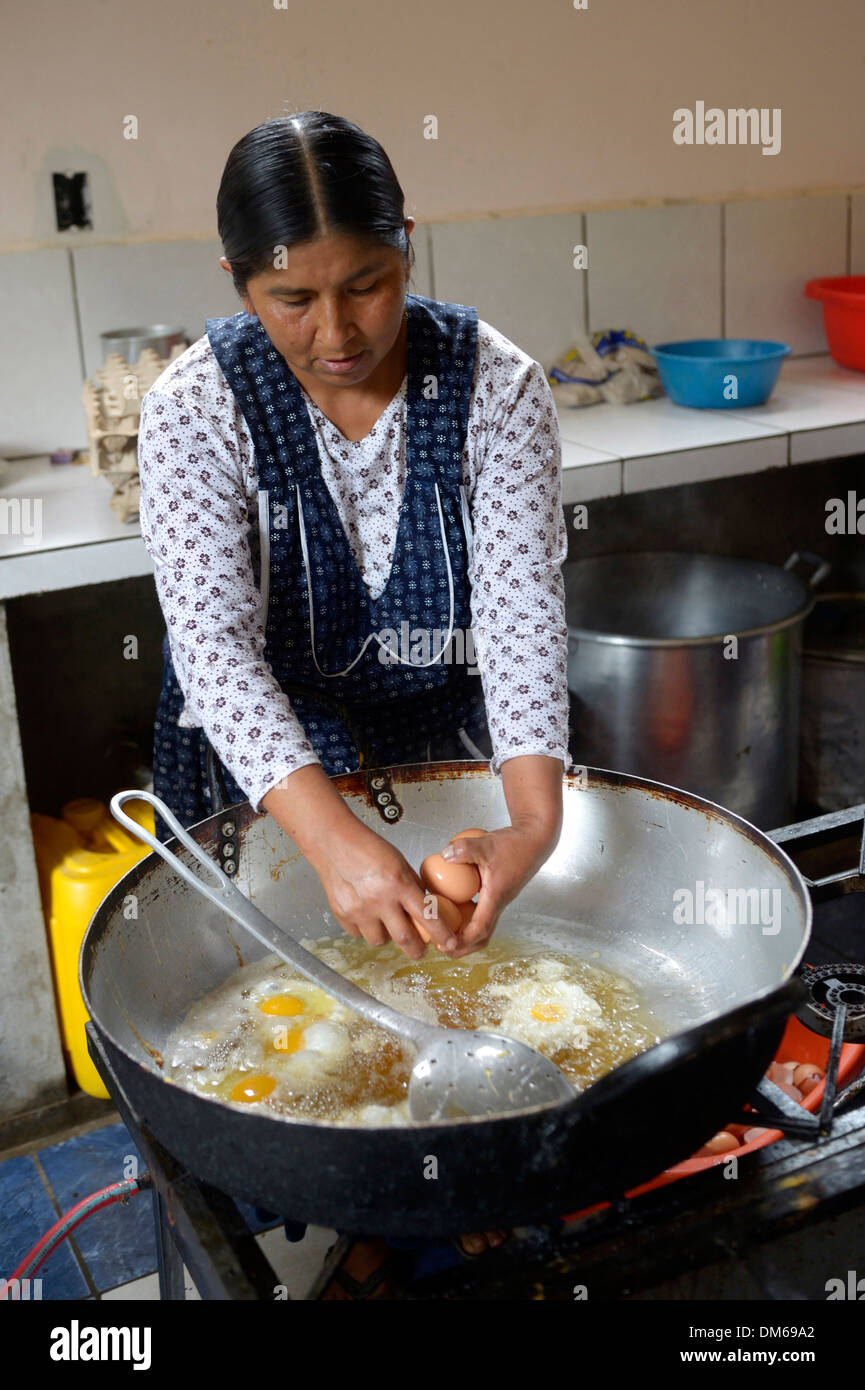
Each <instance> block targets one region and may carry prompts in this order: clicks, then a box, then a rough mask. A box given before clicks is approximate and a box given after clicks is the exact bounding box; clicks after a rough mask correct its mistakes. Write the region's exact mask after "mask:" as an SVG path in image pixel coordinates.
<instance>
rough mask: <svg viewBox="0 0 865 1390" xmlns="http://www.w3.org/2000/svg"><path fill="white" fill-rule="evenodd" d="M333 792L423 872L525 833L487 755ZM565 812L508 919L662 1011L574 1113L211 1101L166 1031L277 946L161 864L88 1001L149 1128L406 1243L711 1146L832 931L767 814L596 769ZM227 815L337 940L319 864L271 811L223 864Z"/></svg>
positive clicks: (210, 836)
mask: <svg viewBox="0 0 865 1390" xmlns="http://www.w3.org/2000/svg"><path fill="white" fill-rule="evenodd" d="M334 782H335V785H336V786H337V788H338V789H339V791H340V792H341V794H342V795H343V796H344V797H345V798H346V800H347V801H348V803H349V805H350V806H351V807H352V809H353V810H354V811H355V812H356V813H357V814H358V815H359V816H360V817H361V818H362V819H363V820H364V821H365V822H366V823H367V824H368V825H370V826H372V827H373V828H374V829H376V830H377V831H379V832H380V833H381V834H383V835H384V836H386V837H387V838H388V839H389V840H391V841H392V842H393V843H394V844H395V845H397V846H398V848H399V849H400V850H401V851H402V853H403V854H404V855H405V857H406V858H407V860H408V861H409V863H410V864H412V865H414V866H417V865H418V864H419V863H420V861H421V859H422V858H423V857H424V856H425V855H426V854H428V853H430V852H431V851H433V850H435V849H439V848H440V847H441V845H442V844H443V843H445V842H446V841H447V839H449V838H450V836H451V835H452V834H453V833H455V832H456V831H457V830H459V829H461V828H462V827H464V826H468V825H482V826H485V827H487V828H489V829H495V828H496V827H499V826H503V825H507V824H508V823H509V822H508V815H507V809H506V804H505V800H504V795H503V790H502V783H501V780H500V779H497V778H494V777H492V776H491V775H490V773H489V769H488V765H487V764H486V763H473V762H443V763H431V764H425V765H417V766H414V765H411V766H404V767H394V768H389V769H386V770H382V771H379V772H365V773H364V772H354V773H349V774H346V775H344V776H340V777H336V778H334ZM564 803H565V810H564V829H563V831H562V837H561V840H560V842H559V846H558V848H557V849H556V851H555V853H554V854H553V855H552V857H551V858H550V859H549V860H548V861H547V863H546V864H545V865H544V867H543V868H542V869H541V871H540V873H539V874H537V875H536V877H535V878H534V879H533V880H532V882H531V883H530V884H529V885H528V887H527V888H526V889H525V890H524V892H523V893H522V894H521V895H520V897H519V898H518V899H517V900H516V901H515V902H514V903H513V904H511V906H510V907H509V908H507V909H506V910H505V912H504V913H503V915H502V918H501V920H500V924H499V927H498V931H499V932H507V933H508V935H510V936H513V937H517V938H520V939H524V940H531V941H538V940H540V941H543V942H547V943H549V944H550V945H551V946H554V947H560V948H561V947H564V948H567V949H569V950H571V951H573V952H574V953H576V954H579V955H581V956H583V957H584V958H586V959H587V960H588V961H589V962H590V963H595V964H598V965H601V966H608V967H611V968H612V969H614V970H616V969H618V970H620V971H621V972H622V973H623V974H625V975H627V976H628V977H629V978H630V979H631V980H633V981H634V982H635V983H637V984H638V985H639V987H640V988H641V990H642V993H643V997H644V999H645V1001H646V1002H647V1003H648V1005H649V1006H650V1007H651V1008H652V1009H654V1010H655V1012H656V1015H657V1016H658V1018H659V1020H660V1023H659V1028H658V1031H659V1032H660V1033H661V1037H662V1041H661V1042H660V1043H659V1044H658V1045H657V1046H655V1047H653V1048H651V1049H650V1050H649V1051H647V1052H644V1053H642V1054H641V1055H640V1056H638V1057H635V1058H633V1059H632V1060H631V1061H630V1062H627V1063H626V1064H625V1065H624V1066H621V1067H618V1068H617V1069H616V1070H615V1071H613V1072H611V1073H609V1074H608V1075H607V1076H606V1077H603V1078H602V1079H601V1080H600V1081H598V1082H596V1083H595V1085H593V1086H591V1087H590V1088H588V1090H586V1091H585V1092H584V1093H583V1095H582V1096H580V1097H576V1098H575V1099H574V1100H573V1102H569V1103H567V1104H566V1105H565V1106H562V1107H555V1108H552V1109H535V1110H529V1111H524V1112H520V1113H519V1114H510V1115H506V1116H502V1117H500V1118H494V1119H474V1120H463V1121H460V1122H459V1123H452V1122H450V1123H444V1124H436V1125H426V1126H423V1127H409V1128H382V1129H361V1128H345V1127H340V1126H334V1125H326V1124H311V1123H306V1122H299V1121H292V1120H284V1119H277V1118H269V1117H267V1116H264V1115H261V1114H253V1113H247V1112H244V1111H242V1110H241V1109H240V1108H236V1107H233V1106H230V1105H228V1104H225V1103H223V1102H221V1101H217V1100H214V1099H210V1098H207V1097H203V1096H199V1095H196V1094H194V1093H192V1092H190V1091H187V1090H185V1089H183V1088H181V1087H180V1086H177V1085H172V1084H168V1083H167V1082H166V1080H165V1078H164V1076H163V1073H162V1070H161V1062H162V1052H163V1049H164V1048H165V1042H166V1038H167V1036H168V1034H169V1033H170V1032H171V1030H172V1029H173V1028H174V1027H175V1026H176V1025H177V1023H178V1022H179V1021H180V1019H181V1017H182V1016H183V1014H184V1013H185V1012H186V1010H187V1009H188V1008H189V1006H190V1004H191V1003H192V1002H193V1001H194V1000H195V999H197V998H199V997H200V996H201V995H203V994H205V993H207V992H208V991H209V990H211V989H213V988H214V987H215V986H216V985H217V984H218V983H220V981H222V980H223V979H225V977H226V976H227V975H228V974H230V973H231V971H233V970H234V969H236V967H237V966H238V964H239V963H241V961H242V962H244V963H248V962H250V961H252V960H255V959H258V958H260V957H261V956H262V955H263V954H265V952H264V948H263V947H261V946H259V945H258V944H257V943H256V942H255V941H254V940H253V939H252V938H249V937H244V935H243V933H242V932H241V930H240V928H238V927H237V926H235V925H234V924H233V923H232V922H231V921H229V920H228V919H227V918H226V917H225V916H224V915H223V914H222V913H220V912H219V911H218V909H216V908H215V907H210V906H209V904H207V903H206V902H204V901H203V900H202V899H201V898H200V897H199V896H198V895H197V894H196V893H194V891H193V890H192V889H190V888H187V887H186V885H185V884H184V883H183V882H182V880H180V879H179V878H178V877H177V875H176V874H173V873H172V872H171V870H170V869H169V868H168V866H167V865H166V864H165V863H163V861H162V860H161V859H159V858H157V856H156V855H150V856H149V857H148V858H147V859H145V860H143V861H142V862H141V863H140V864H138V865H137V866H136V867H135V868H134V869H133V870H131V871H130V873H128V874H127V875H126V876H125V878H123V879H122V880H121V881H120V882H119V883H118V884H117V885H116V887H115V888H114V889H113V890H112V892H111V893H110V894H109V895H108V897H107V898H106V899H105V901H104V902H103V903H102V905H101V906H100V908H99V909H98V911H97V912H96V914H95V916H94V918H93V921H92V922H91V924H90V927H89V930H88V932H87V935H86V937H85V940H84V944H83V947H82V954H81V982H82V989H83V993H84V999H85V1003H86V1005H87V1008H88V1010H89V1012H90V1014H91V1017H92V1019H93V1023H94V1026H95V1030H96V1033H97V1035H98V1038H99V1040H100V1041H101V1044H102V1046H103V1047H104V1050H105V1053H106V1056H107V1057H108V1059H109V1061H110V1064H111V1066H112V1067H113V1068H114V1069H115V1072H116V1076H117V1078H118V1079H119V1082H120V1085H121V1086H122V1088H123V1091H124V1092H125V1095H126V1098H127V1100H128V1102H129V1103H130V1105H131V1106H132V1109H133V1111H134V1112H135V1113H136V1115H137V1116H138V1118H139V1119H140V1120H141V1121H143V1123H144V1124H145V1125H146V1126H147V1127H148V1128H149V1129H150V1131H151V1132H152V1134H153V1135H154V1136H155V1137H156V1138H157V1139H158V1140H159V1141H160V1142H161V1143H162V1144H163V1145H164V1146H165V1148H167V1149H168V1150H169V1151H170V1152H171V1153H173V1154H174V1155H175V1156H176V1157H177V1158H179V1159H180V1160H181V1161H182V1162H184V1163H185V1164H187V1165H188V1166H189V1168H190V1169H191V1170H192V1172H194V1173H195V1174H196V1175H198V1176H199V1177H200V1178H203V1179H204V1180H206V1181H207V1182H209V1183H211V1184H213V1185H214V1186H216V1187H219V1188H222V1189H223V1190H224V1191H226V1192H228V1193H231V1194H232V1195H234V1196H237V1197H241V1198H245V1199H246V1200H248V1201H251V1202H255V1203H256V1204H258V1205H259V1206H262V1207H267V1208H269V1209H270V1210H272V1211H277V1212H280V1213H283V1214H284V1215H286V1216H289V1217H292V1218H293V1219H296V1220H299V1221H306V1222H311V1223H313V1224H317V1225H322V1226H332V1227H335V1228H338V1229H341V1230H350V1231H354V1232H370V1233H373V1232H375V1233H379V1234H382V1235H394V1236H406V1237H411V1236H418V1237H423V1236H439V1235H446V1234H450V1233H453V1232H455V1231H462V1230H466V1231H468V1230H478V1229H481V1230H483V1229H490V1228H494V1227H499V1226H508V1225H514V1224H519V1223H522V1222H529V1221H536V1220H541V1219H543V1218H545V1217H551V1216H555V1215H557V1214H561V1213H563V1212H566V1211H573V1210H575V1209H576V1208H578V1207H583V1206H586V1205H589V1204H590V1203H593V1202H596V1201H600V1200H603V1199H605V1198H608V1197H611V1196H615V1195H617V1194H619V1193H621V1192H623V1191H625V1190H627V1189H628V1188H630V1187H632V1186H634V1185H636V1184H637V1183H639V1182H641V1181H644V1180H646V1179H649V1178H651V1177H653V1176H654V1175H655V1174H656V1173H658V1172H659V1171H660V1170H661V1169H663V1168H665V1167H667V1166H669V1165H670V1164H671V1163H674V1162H676V1161H677V1160H679V1159H682V1158H685V1157H686V1156H688V1155H689V1154H691V1153H693V1152H694V1150H695V1149H696V1148H697V1147H698V1146H699V1145H700V1144H701V1143H702V1142H703V1141H704V1140H705V1139H706V1138H707V1137H708V1136H709V1135H710V1134H712V1133H714V1132H715V1131H716V1130H718V1129H720V1128H721V1127H722V1126H723V1125H724V1123H725V1122H727V1121H729V1120H731V1119H732V1118H733V1116H734V1115H735V1114H736V1112H737V1110H738V1109H739V1106H740V1104H741V1103H742V1102H744V1101H746V1100H747V1099H749V1096H750V1093H751V1090H752V1087H753V1086H754V1084H755V1083H756V1082H757V1081H758V1080H759V1078H760V1077H761V1075H762V1073H763V1072H764V1071H765V1069H766V1068H767V1066H768V1065H769V1062H770V1061H771V1060H772V1057H773V1055H774V1052H775V1050H776V1048H777V1046H778V1044H779V1042H780V1038H781V1035H782V1032H783V1029H784V1024H785V1021H786V1019H787V1018H788V1016H789V1014H790V1013H791V1011H792V1010H793V1009H794V1008H795V1007H796V1006H797V1005H798V1003H799V1001H800V999H801V997H802V995H803V992H804V991H803V987H802V985H801V983H800V982H799V980H798V979H797V978H795V977H794V975H793V972H794V970H795V967H796V966H797V964H798V963H799V961H800V959H801V957H802V953H803V951H804V949H805V946H806V944H807V941H808V937H809V933H810V924H811V905H810V900H809V897H808V893H807V890H806V888H805V884H804V882H803V880H802V878H801V876H800V874H799V873H798V871H797V869H796V868H795V866H794V865H793V863H792V862H791V861H790V860H789V859H788V858H787V856H786V855H785V854H784V853H783V851H782V850H780V849H779V848H778V847H777V845H775V844H774V843H773V842H772V841H771V840H770V839H769V838H768V837H767V836H766V835H764V834H763V833H761V832H760V831H759V830H757V829H756V828H755V827H753V826H751V825H749V824H748V822H746V821H743V820H741V819H740V818H739V817H737V816H735V815H733V814H732V813H730V812H727V811H725V810H723V809H722V808H721V807H719V806H716V805H714V804H713V803H712V802H709V801H704V800H701V799H700V798H699V797H696V796H693V795H690V794H688V793H685V792H681V791H677V790H675V789H673V788H671V787H666V786H663V785H661V784H660V783H657V782H650V781H645V780H641V779H638V778H634V777H628V776H625V775H623V774H620V773H613V772H600V771H596V770H594V769H591V768H590V769H588V770H587V771H586V773H585V776H584V777H583V776H582V775H573V776H572V775H566V776H565V778H564ZM227 816H228V818H230V820H231V821H232V822H234V826H235V827H236V831H235V835H236V839H237V841H238V844H239V856H238V877H237V882H238V885H239V886H240V888H241V889H242V891H243V892H245V893H246V894H247V895H248V896H249V897H251V898H252V899H254V901H255V902H256V903H258V905H259V906H260V907H261V908H262V910H263V911H264V912H265V913H267V914H268V916H270V917H272V918H273V919H274V921H276V922H277V923H279V924H280V925H282V926H285V927H286V928H287V929H289V930H290V931H291V932H293V933H294V934H295V935H296V936H298V937H301V938H302V937H320V936H328V935H333V934H334V931H335V930H337V928H336V924H335V922H334V919H333V918H332V916H331V915H330V913H329V910H328V905H327V900H326V898H325V895H324V891H323V889H322V887H321V885H320V883H319V880H318V877H317V875H316V874H315V872H314V870H313V869H312V868H311V867H310V865H309V864H308V863H307V861H306V860H305V859H304V858H303V857H302V856H301V855H300V853H299V852H298V851H297V849H296V848H295V846H294V845H293V843H292V842H291V841H290V840H289V839H288V838H287V837H286V836H285V835H283V833H282V832H281V831H280V830H279V828H278V827H277V825H276V824H275V822H274V821H273V820H272V819H271V818H270V817H269V816H267V815H266V814H264V813H262V814H259V815H256V814H254V813H253V812H252V810H251V809H250V807H249V805H248V804H246V803H244V804H242V805H240V806H237V807H234V808H232V809H231V811H230V812H229V813H225V812H222V813H220V814H219V815H216V816H211V817H210V818H209V819H208V820H206V821H203V822H201V824H200V825H199V826H197V827H196V828H195V830H194V832H193V834H194V838H195V839H196V840H197V841H198V842H199V843H200V844H201V845H203V846H205V847H206V848H208V850H209V851H210V852H211V853H213V854H216V855H218V854H219V853H220V845H221V843H223V837H224V834H225V830H224V829H223V826H224V822H225V821H226V818H227ZM226 829H227V830H228V832H229V833H230V831H231V827H230V826H228V827H226ZM180 853H181V857H183V858H186V857H187V852H186V851H183V850H181V851H180ZM700 883H702V885H703V889H702V891H703V894H704V895H705V894H707V893H708V890H709V889H721V890H723V891H724V894H725V901H726V902H727V905H728V906H727V910H726V913H724V912H722V913H721V920H720V921H719V922H718V923H717V924H715V925H709V924H700V922H699V921H696V922H694V923H692V924H690V925H688V924H684V923H682V924H680V923H678V922H677V921H676V920H674V913H675V911H676V904H677V902H679V901H681V900H680V899H677V898H674V894H675V893H676V892H677V890H683V889H689V890H690V891H691V892H692V893H693V894H694V895H695V913H694V915H695V916H697V917H700V916H701V915H702V916H705V917H708V918H710V920H712V919H713V918H712V913H711V912H704V913H701V912H700V909H699V901H700V892H701V890H700V887H699V885H700ZM754 889H756V890H761V889H762V890H766V892H765V897H764V899H763V901H764V903H766V904H770V903H771V904H773V905H774V907H776V908H777V917H776V919H775V920H774V921H769V919H768V918H766V917H765V916H763V917H762V918H761V920H760V921H754V920H753V917H752V916H750V915H749V912H747V911H745V910H744V906H743V904H744V897H743V896H742V895H744V894H746V893H747V891H748V890H754ZM728 893H729V894H730V896H729V898H727V897H726V895H727V894H728ZM737 893H739V894H740V896H739V898H736V897H734V896H733V895H734V894H737ZM752 901H753V898H752ZM737 902H738V903H739V906H738V908H737V907H736V903H737ZM136 912H137V916H136V915H135V913H136ZM732 918H738V922H737V921H735V920H731V919H732ZM430 1157H434V1158H435V1159H436V1160H437V1163H436V1164H435V1165H432V1164H430V1162H429V1159H430ZM433 1171H435V1172H436V1173H437V1176H436V1177H434V1178H433V1177H430V1176H429V1174H430V1173H431V1172H433Z"/></svg>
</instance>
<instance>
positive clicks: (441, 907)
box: [415, 893, 462, 950]
mask: <svg viewBox="0 0 865 1390" xmlns="http://www.w3.org/2000/svg"><path fill="white" fill-rule="evenodd" d="M431 897H432V900H433V903H434V906H435V914H434V915H435V916H436V917H438V919H439V921H440V922H444V924H445V926H446V927H447V928H448V930H449V931H452V932H454V933H456V932H458V931H459V929H460V927H461V926H462V912H461V911H460V909H459V907H457V905H456V903H452V902H451V901H450V900H449V899H448V898H443V897H442V895H441V894H440V893H432V894H431ZM415 926H416V927H417V930H418V935H419V936H421V937H422V938H423V940H424V941H430V940H432V938H431V937H430V934H429V932H428V931H426V930H425V928H424V927H423V926H422V925H421V923H420V922H415ZM436 950H438V947H436Z"/></svg>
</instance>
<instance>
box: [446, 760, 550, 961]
mask: <svg viewBox="0 0 865 1390" xmlns="http://www.w3.org/2000/svg"><path fill="white" fill-rule="evenodd" d="M562 771H563V768H562V761H561V758H548V757H546V756H544V755H541V754H525V755H520V756H519V757H516V758H508V759H507V760H506V761H505V762H503V763H502V785H503V787H504V793H505V801H506V802H507V804H508V811H509V812H510V817H511V824H510V826H508V827H507V828H506V829H504V830H493V831H491V832H490V833H489V834H488V835H483V836H481V835H476V836H471V837H470V838H469V839H468V840H460V839H455V840H452V841H451V842H450V845H446V846H445V849H444V850H443V851H442V855H443V857H444V858H445V859H449V860H451V862H452V863H454V864H474V865H475V866H476V868H477V870H478V873H479V874H480V876H481V888H480V893H479V894H478V901H477V906H476V907H475V910H474V913H473V915H472V919H471V921H470V922H469V924H468V926H467V927H464V928H463V930H462V931H461V932H460V934H459V946H458V948H457V950H454V951H448V955H449V956H450V957H451V959H452V960H458V959H459V958H460V956H468V955H470V954H471V953H472V951H478V950H480V948H481V947H482V946H485V945H486V944H487V942H488V941H489V939H490V937H491V936H492V934H493V932H494V930H495V926H496V923H497V922H498V920H499V917H500V916H501V913H502V911H503V909H504V908H506V907H507V905H508V903H510V902H513V900H514V898H515V897H516V896H517V894H518V893H521V892H522V890H523V889H524V888H525V886H526V884H527V883H528V882H529V880H530V879H532V878H534V876H535V874H536V873H537V872H538V869H539V868H540V867H541V865H542V864H544V863H545V862H546V860H547V859H549V857H550V855H551V854H552V852H553V850H554V849H555V847H556V845H557V844H558V842H559V836H560V835H561V833H562Z"/></svg>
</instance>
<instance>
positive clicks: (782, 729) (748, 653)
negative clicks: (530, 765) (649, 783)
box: [564, 551, 828, 829]
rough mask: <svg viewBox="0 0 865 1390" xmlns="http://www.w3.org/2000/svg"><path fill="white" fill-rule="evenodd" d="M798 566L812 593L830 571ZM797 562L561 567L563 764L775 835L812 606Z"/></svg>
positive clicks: (669, 561) (794, 757) (787, 807)
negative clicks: (701, 804)
mask: <svg viewBox="0 0 865 1390" xmlns="http://www.w3.org/2000/svg"><path fill="white" fill-rule="evenodd" d="M810 558H812V559H813V560H814V561H815V562H816V563H817V565H818V568H817V569H816V571H815V572H814V573H813V574H812V576H811V579H810V584H811V585H812V586H813V585H814V584H817V583H818V582H819V580H820V579H821V578H822V577H823V575H824V574H825V573H826V570H827V568H828V566H826V565H825V564H823V563H822V562H820V561H819V559H818V558H817V557H810ZM798 560H799V555H798V554H796V555H792V556H791V557H790V559H789V560H788V561H787V565H786V566H785V568H783V569H781V568H779V567H778V566H775V565H764V564H760V563H758V562H757V561H754V560H738V559H732V558H729V557H727V556H717V555H688V554H678V553H675V552H664V551H659V552H644V553H637V554H630V555H628V554H624V555H599V556H595V557H594V558H590V559H586V560H577V561H574V562H573V563H571V564H567V565H565V566H564V576H565V596H566V597H565V602H566V609H567V620H568V687H569V689H570V691H571V704H572V722H573V738H572V744H571V752H572V754H573V756H574V758H575V759H576V760H577V761H578V762H584V763H590V764H593V765H595V766H601V767H614V768H618V769H620V770H621V771H623V772H632V773H636V774H637V775H638V776H641V777H652V778H657V780H658V781H661V782H670V783H672V784H673V785H674V786H677V787H687V788H688V789H689V790H692V791H695V792H697V793H698V794H699V795H701V796H707V797H710V798H711V799H712V800H713V801H718V802H720V803H721V805H723V806H729V807H730V808H731V810H734V811H736V812H737V813H738V814H739V815H741V816H745V817H746V818H747V819H748V820H751V821H753V822H754V823H755V824H756V825H761V826H763V827H765V828H767V829H768V828H771V827H773V826H780V825H786V824H787V823H788V822H789V821H790V819H791V814H792V810H793V807H794V805H795V802H796V791H797V777H798V753H799V702H800V682H801V660H802V624H803V622H804V620H805V618H806V616H807V615H808V613H809V612H810V611H811V608H812V607H813V604H814V597H813V594H812V593H811V589H810V588H809V585H808V584H806V583H805V582H803V580H801V579H800V578H798V576H797V575H796V574H794V573H793V566H794V565H795V564H796V563H797V562H798ZM733 637H735V639H736V641H735V643H733V642H731V640H730V639H731V638H733Z"/></svg>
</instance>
